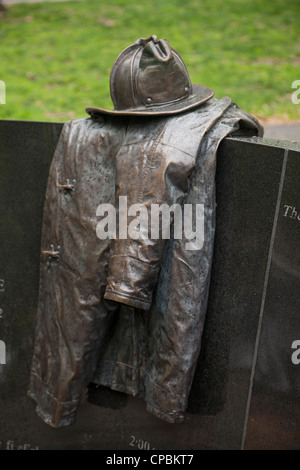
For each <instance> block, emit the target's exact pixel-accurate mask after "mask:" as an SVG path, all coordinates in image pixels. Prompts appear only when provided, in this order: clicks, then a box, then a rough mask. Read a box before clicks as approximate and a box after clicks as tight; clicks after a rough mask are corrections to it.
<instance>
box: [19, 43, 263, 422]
mask: <svg viewBox="0 0 300 470" xmlns="http://www.w3.org/2000/svg"><path fill="white" fill-rule="evenodd" d="M110 85H111V96H112V100H113V103H114V109H113V110H111V111H109V110H105V109H102V108H95V107H89V108H87V112H88V113H89V114H90V116H91V118H86V119H79V120H75V121H69V122H67V123H66V124H65V125H64V128H63V131H62V134H61V136H60V140H59V143H58V145H57V149H56V152H55V155H54V158H53V162H52V165H51V169H50V173H49V180H48V187H47V193H46V199H45V207H44V219H43V232H42V255H41V269H40V291H39V305H38V322H37V329H36V341H35V348H34V354H33V361H32V369H31V376H30V385H29V391H28V395H29V396H30V397H31V398H33V399H34V400H35V402H36V405H37V407H36V411H37V413H38V414H39V416H40V417H41V418H42V419H43V420H44V421H45V422H46V423H48V424H49V425H51V426H54V427H58V426H67V425H70V424H72V423H73V422H74V420H75V417H76V411H77V408H78V406H79V402H80V396H81V394H82V392H83V390H84V389H85V387H86V386H87V385H88V383H89V382H95V383H98V384H101V385H104V386H107V387H110V388H112V389H115V390H119V391H122V392H125V393H128V394H131V395H134V396H139V397H142V398H143V399H144V400H145V402H146V405H147V409H148V411H150V412H151V413H153V414H154V415H155V416H157V417H159V418H162V419H164V420H166V421H168V422H171V423H180V422H182V421H183V420H184V412H185V410H186V406H187V402H188V394H189V390H190V388H191V384H192V380H193V375H194V370H195V366H196V362H197V358H198V355H199V351H200V345H201V336H202V331H203V326H204V321H205V313H206V304H207V297H208V290H209V278H210V271H211V263H212V253H213V240H214V232H215V207H216V203H215V168H216V155H217V149H218V145H219V143H220V142H221V141H222V139H223V138H225V137H227V136H229V135H233V134H240V135H247V136H250V135H262V133H263V130H262V127H261V126H260V124H259V123H258V122H257V120H256V119H255V118H253V117H252V116H250V115H249V114H247V113H245V112H244V111H241V110H240V109H239V108H238V107H237V106H236V105H235V104H233V103H232V101H231V99H230V98H228V97H225V98H222V99H220V100H217V99H215V98H214V97H213V91H212V90H211V89H209V88H207V87H204V86H201V85H192V84H191V82H190V78H189V76H188V72H187V70H186V68H185V66H184V63H183V61H182V59H181V57H180V56H179V54H178V53H177V52H176V51H175V50H174V49H172V48H171V47H170V46H169V43H168V41H166V40H157V38H156V37H155V36H151V37H149V38H147V39H140V40H138V41H137V42H136V43H134V44H133V45H132V46H129V47H128V48H126V49H125V50H124V51H123V52H122V53H121V54H120V56H119V57H118V58H117V60H116V62H115V64H114V66H113V68H112V72H111V81H110ZM70 182H71V183H70ZM121 198H126V203H127V204H129V206H130V207H134V208H135V210H136V213H138V212H139V213H140V214H141V213H143V211H144V209H145V208H146V209H149V208H150V207H152V206H154V205H156V206H158V207H159V208H160V209H161V213H162V208H163V207H168V208H172V207H173V209H174V211H173V212H174V213H173V215H172V216H171V217H170V219H169V221H168V224H167V225H168V228H170V227H171V226H173V228H174V230H173V232H172V233H171V231H170V237H169V238H168V237H165V238H164V237H162V236H161V235H160V236H156V237H152V238H151V236H149V232H148V233H146V232H147V231H146V227H147V224H148V226H149V220H148V219H147V218H146V219H142V218H141V217H140V218H139V217H136V218H135V219H133V214H131V219H130V217H128V218H127V219H126V224H128V227H127V226H126V228H129V225H130V223H131V222H133V223H134V224H135V225H134V230H133V231H132V232H131V233H133V234H135V236H132V237H129V236H128V233H129V232H128V231H127V232H126V235H125V236H123V237H122V236H117V235H120V233H121V232H122V230H123V228H124V227H120V225H121V221H122V220H123V219H122V215H124V214H123V213H124V210H123V207H119V205H118V204H119V202H120V201H121V202H122V201H124V200H125V199H121ZM111 206H113V207H115V208H116V212H115V214H116V223H115V222H114V221H113V222H112V221H111V219H107V221H106V222H107V224H108V225H109V224H110V223H111V227H112V229H109V230H107V232H106V236H103V237H99V236H97V226H98V224H99V216H100V215H101V216H103V215H104V212H105V209H108V208H109V207H111ZM185 206H190V207H196V208H197V207H198V208H199V209H204V212H203V214H202V215H203V217H202V219H201V221H202V222H203V224H202V227H201V228H202V229H203V236H202V235H201V237H200V238H201V243H200V244H198V245H197V246H193V239H192V236H190V237H189V236H188V233H191V234H192V235H194V236H196V234H197V233H196V232H197V227H196V230H195V227H194V226H193V227H190V230H189V231H183V232H182V233H181V235H180V234H179V235H178V236H175V235H176V227H175V212H176V208H178V207H179V208H184V207H185ZM99 207H100V210H98V208H99ZM125 212H126V214H127V215H128V216H129V215H130V214H129V210H128V211H127V209H125ZM170 212H172V211H170ZM199 213H200V212H199ZM145 214H146V212H145ZM180 214H181V216H182V214H183V213H182V212H181V213H180ZM169 215H170V213H169ZM172 217H173V218H172ZM176 220H177V221H179V220H180V218H178V219H176ZM199 220H200V219H199ZM116 225H117V226H116ZM194 225H195V224H194ZM103 227H104V224H102V226H101V227H100V228H99V230H98V234H99V233H100V232H101V234H103V233H105V230H104V228H103ZM100 229H101V230H100ZM117 229H118V230H117ZM120 229H121V232H120ZM156 233H157V232H156ZM99 238H101V240H100V239H99ZM196 238H197V237H196ZM198 241H199V240H198Z"/></svg>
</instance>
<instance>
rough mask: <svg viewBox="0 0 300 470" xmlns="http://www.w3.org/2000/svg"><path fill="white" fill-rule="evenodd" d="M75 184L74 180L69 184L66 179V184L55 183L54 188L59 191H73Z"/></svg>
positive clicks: (68, 180)
mask: <svg viewBox="0 0 300 470" xmlns="http://www.w3.org/2000/svg"><path fill="white" fill-rule="evenodd" d="M75 183H76V181H75V180H73V182H72V183H70V179H69V178H67V179H66V182H65V183H63V184H60V183H58V182H57V183H56V187H57V188H58V189H60V190H61V191H74V188H75Z"/></svg>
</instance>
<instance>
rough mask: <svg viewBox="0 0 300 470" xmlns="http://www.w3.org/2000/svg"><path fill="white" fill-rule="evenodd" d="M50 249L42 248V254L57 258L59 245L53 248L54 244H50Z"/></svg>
mask: <svg viewBox="0 0 300 470" xmlns="http://www.w3.org/2000/svg"><path fill="white" fill-rule="evenodd" d="M50 247H51V250H42V255H48V256H50V257H51V258H59V250H60V246H58V247H57V250H54V245H50Z"/></svg>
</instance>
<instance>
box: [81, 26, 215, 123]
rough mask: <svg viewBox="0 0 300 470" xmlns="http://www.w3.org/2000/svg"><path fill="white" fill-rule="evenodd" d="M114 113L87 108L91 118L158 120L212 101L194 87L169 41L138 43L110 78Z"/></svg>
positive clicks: (120, 58) (209, 92)
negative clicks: (127, 116) (130, 116)
mask: <svg viewBox="0 0 300 470" xmlns="http://www.w3.org/2000/svg"><path fill="white" fill-rule="evenodd" d="M110 94H111V98H112V101H113V104H114V109H113V110H112V111H109V110H107V109H103V108H87V112H88V113H89V114H91V115H92V114H97V113H99V112H100V113H105V114H111V115H116V114H121V115H139V116H149V115H153V116H158V115H170V114H177V113H179V112H182V111H186V110H188V109H192V108H195V107H196V106H199V105H200V104H202V103H205V101H207V100H209V99H210V98H212V97H213V95H214V92H213V90H211V89H210V88H208V87H206V86H203V85H192V84H191V80H190V77H189V74H188V71H187V69H186V67H185V65H184V62H183V60H182V58H181V57H180V55H179V54H178V52H176V51H175V50H174V49H173V48H171V47H170V44H169V42H168V41H167V40H166V39H160V40H158V39H157V37H156V36H154V35H153V36H150V37H149V38H147V39H143V38H142V39H139V40H138V41H136V42H135V43H134V44H132V45H131V46H129V47H127V48H126V49H125V50H124V51H123V52H121V54H120V55H119V56H118V58H117V59H116V61H115V63H114V65H113V68H112V71H111V75H110Z"/></svg>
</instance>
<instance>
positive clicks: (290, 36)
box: [0, 0, 300, 121]
mask: <svg viewBox="0 0 300 470" xmlns="http://www.w3.org/2000/svg"><path fill="white" fill-rule="evenodd" d="M299 31H300V2H299V0H289V1H288V2H286V1H285V0H272V1H270V0H251V1H250V0H245V1H242V0H227V1H226V2H224V1H223V0H184V1H182V0H151V1H150V0H143V1H138V0H109V1H105V2H104V1H101V0H73V1H69V2H59V3H50V2H43V3H34V4H30V3H27V4H17V5H12V6H9V7H8V8H7V10H6V12H4V13H1V16H0V80H3V81H4V82H5V83H6V104H5V105H0V119H26V120H43V121H66V120H68V119H75V118H81V117H85V116H86V113H85V108H86V107H87V106H101V107H106V108H109V109H111V108H112V103H111V100H110V94H109V76H110V70H111V67H112V65H113V63H114V60H115V58H116V57H117V55H118V54H119V53H120V52H121V51H122V50H123V49H124V48H125V47H127V46H128V45H130V44H132V43H133V42H134V41H135V40H136V39H138V38H140V37H148V36H150V35H152V34H155V35H157V36H158V38H166V39H168V40H169V42H170V44H171V46H172V47H173V48H174V49H176V50H177V51H178V52H179V53H180V55H181V56H182V58H183V60H184V62H185V64H186V66H187V68H188V71H189V74H190V77H191V80H192V82H193V83H200V84H203V85H207V86H209V87H211V88H213V89H214V91H215V96H216V97H217V98H221V97H222V96H225V95H227V96H230V97H231V98H232V99H233V101H235V102H236V103H237V104H238V106H239V107H240V108H242V109H244V110H246V111H248V112H251V113H253V114H255V115H256V116H257V117H258V118H260V119H262V120H268V119H273V120H274V119H275V120H276V119H278V120H284V121H289V120H298V119H300V104H299V105H295V104H293V103H292V101H291V96H292V93H293V92H294V91H295V90H293V89H292V83H293V82H294V81H295V80H300V40H299Z"/></svg>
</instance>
